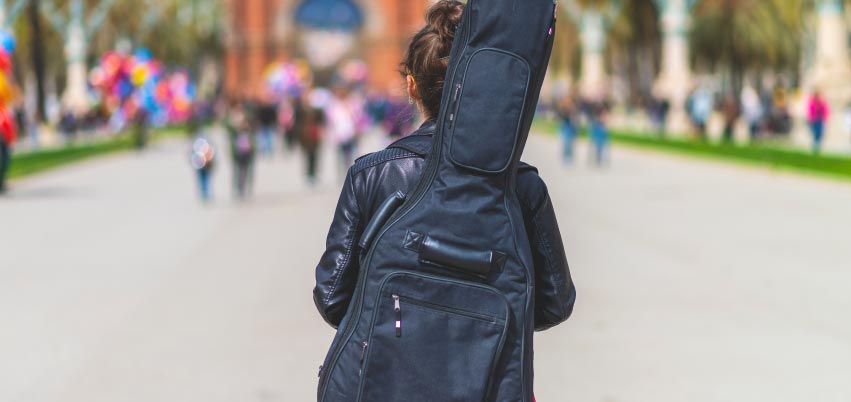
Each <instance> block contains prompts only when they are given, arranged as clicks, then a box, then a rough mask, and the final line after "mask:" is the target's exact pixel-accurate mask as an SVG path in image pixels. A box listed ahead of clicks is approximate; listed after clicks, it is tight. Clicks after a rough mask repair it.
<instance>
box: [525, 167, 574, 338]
mask: <svg viewBox="0 0 851 402" xmlns="http://www.w3.org/2000/svg"><path fill="white" fill-rule="evenodd" d="M534 179H535V180H533V181H532V183H534V184H532V187H534V188H532V189H528V188H527V189H526V190H525V191H523V192H525V193H527V194H529V193H530V192H531V193H532V194H531V195H530V196H527V197H524V196H523V195H521V197H520V198H521V202H522V203H524V204H525V205H524V219H525V222H526V230H527V232H528V236H529V243H530V245H531V247H532V256H533V259H534V264H535V330H536V331H544V330H546V329H549V328H552V327H554V326H556V325H558V324H560V323H562V322H564V321H566V320H567V319H568V318H569V317H570V314H571V313H572V312H573V304H574V302H575V301H576V289H575V288H574V286H573V280H572V279H571V277H570V268H569V267H568V264H567V257H566V256H565V251H564V243H562V239H561V233H560V232H559V227H558V221H557V220H556V215H555V210H554V209H553V205H552V202H551V200H550V197H549V194H548V192H547V188H546V185H545V184H544V182H543V180H541V179H540V177H538V176H537V174H534ZM526 182H527V183H528V182H529V180H526ZM521 186H522V184H521ZM527 187H528V185H527ZM518 189H519V190H523V189H522V188H520V187H518ZM524 199H525V202H524Z"/></svg>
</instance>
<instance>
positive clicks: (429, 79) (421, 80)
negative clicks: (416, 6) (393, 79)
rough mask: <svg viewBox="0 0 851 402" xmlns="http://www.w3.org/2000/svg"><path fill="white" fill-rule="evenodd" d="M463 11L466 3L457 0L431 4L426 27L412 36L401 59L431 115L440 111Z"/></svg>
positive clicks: (426, 109) (403, 69) (403, 71)
mask: <svg viewBox="0 0 851 402" xmlns="http://www.w3.org/2000/svg"><path fill="white" fill-rule="evenodd" d="M463 11H464V4H463V3H461V2H458V1H455V0H440V1H438V2H437V3H435V4H434V5H433V6H431V7H430V8H429V9H428V12H427V13H426V26H425V27H423V29H421V30H420V31H419V32H417V34H416V35H414V37H413V39H411V44H410V46H408V51H407V52H406V53H405V58H404V59H403V60H402V65H401V67H402V69H401V72H402V74H403V75H408V74H410V75H411V76H413V77H414V81H415V82H416V83H417V90H418V92H419V96H420V99H421V100H422V103H423V107H424V108H425V112H426V113H427V114H428V115H429V117H432V118H435V117H437V114H438V113H439V112H440V98H441V96H442V94H443V81H444V78H445V76H446V69H447V67H448V66H449V52H450V51H451V49H452V41H453V39H455V29H456V28H457V26H458V22H459V21H460V20H461V13H462V12H463Z"/></svg>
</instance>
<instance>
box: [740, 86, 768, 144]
mask: <svg viewBox="0 0 851 402" xmlns="http://www.w3.org/2000/svg"><path fill="white" fill-rule="evenodd" d="M742 113H743V114H744V117H745V120H747V123H748V134H749V136H750V139H751V143H754V142H756V141H758V140H759V137H760V135H761V132H762V121H763V113H764V109H763V107H762V100H761V99H760V97H759V93H757V91H756V89H754V88H753V87H751V86H746V87H745V88H744V89H742Z"/></svg>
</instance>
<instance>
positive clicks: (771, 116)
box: [768, 86, 792, 136]
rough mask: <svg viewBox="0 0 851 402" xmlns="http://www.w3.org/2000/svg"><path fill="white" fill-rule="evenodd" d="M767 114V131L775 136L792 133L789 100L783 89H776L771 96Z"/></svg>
mask: <svg viewBox="0 0 851 402" xmlns="http://www.w3.org/2000/svg"><path fill="white" fill-rule="evenodd" d="M769 105H770V109H769V113H768V129H769V130H770V131H771V132H772V133H774V134H777V135H783V136H785V135H788V134H789V133H790V132H792V115H791V114H790V113H789V100H788V95H787V94H786V90H785V89H784V88H783V87H780V86H778V87H776V88H774V91H773V93H772V95H771V101H770V103H769Z"/></svg>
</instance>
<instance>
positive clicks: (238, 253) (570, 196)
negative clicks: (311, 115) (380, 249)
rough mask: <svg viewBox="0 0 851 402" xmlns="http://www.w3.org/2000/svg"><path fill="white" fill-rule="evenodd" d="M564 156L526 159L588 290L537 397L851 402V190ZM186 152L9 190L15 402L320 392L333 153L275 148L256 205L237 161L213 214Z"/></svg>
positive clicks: (699, 166)
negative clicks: (322, 269)
mask: <svg viewBox="0 0 851 402" xmlns="http://www.w3.org/2000/svg"><path fill="white" fill-rule="evenodd" d="M220 145H223V144H220ZM375 146H376V143H375V141H371V142H370V146H369V148H374V147H375ZM557 147H558V144H557V143H556V141H555V139H554V138H550V137H545V136H535V137H533V139H532V140H530V142H529V148H528V150H527V153H526V155H527V157H526V158H525V159H526V160H527V161H529V162H530V163H533V164H535V165H537V166H538V167H539V168H540V170H541V174H542V176H543V177H544V179H545V180H546V181H547V183H548V185H549V188H550V191H551V194H552V199H553V203H554V205H555V206H556V209H557V211H558V217H559V221H560V224H561V227H562V232H563V235H564V240H565V244H566V247H567V250H568V256H569V259H570V263H571V267H572V271H573V275H574V278H575V281H576V283H577V286H578V290H579V298H578V304H577V306H576V310H575V313H574V317H572V318H571V320H570V321H568V322H567V323H566V324H564V325H563V326H561V327H558V328H556V329H554V330H551V331H548V332H546V333H542V334H540V335H539V336H538V337H537V338H536V339H537V344H536V351H537V353H536V368H537V372H536V390H537V394H538V400H539V401H541V402H547V401H582V402H615V401H652V402H660V401H672V402H674V401H676V402H681V401H692V402H694V401H730V400H742V401H848V400H851V381H849V379H851V319H849V318H847V316H848V313H847V312H848V311H849V310H851V292H849V289H851V247H849V246H848V244H849V236H848V233H849V225H851V186H849V185H847V184H841V183H834V182H830V181H824V180H821V179H812V178H806V177H799V176H796V175H791V174H784V173H780V172H772V171H766V170H758V169H752V168H745V167H739V166H729V165H724V164H717V163H713V162H706V161H695V160H692V159H684V158H679V157H672V156H667V155H660V154H655V153H646V152H644V151H642V152H638V151H632V150H627V149H616V150H615V152H614V154H613V160H614V163H613V164H612V165H611V166H609V167H608V168H606V169H595V168H591V167H589V166H587V165H586V164H585V163H584V162H583V161H579V163H577V164H576V165H575V166H572V167H563V166H562V165H561V164H560V163H559V161H558V160H557V159H556V154H557ZM187 152H188V145H187V144H185V143H183V142H180V141H171V142H163V143H158V144H155V145H154V147H153V149H151V150H149V151H148V152H145V153H142V154H122V155H116V156H111V157H107V158H104V159H99V160H96V161H89V162H85V163H82V164H79V165H75V166H72V167H69V168H66V169H63V170H60V171H55V172H50V173H46V174H43V175H40V176H37V177H33V178H29V179H25V180H23V181H19V182H16V183H13V185H14V192H13V194H12V195H11V196H9V197H6V198H0V228H2V230H0V401H3V402H7V401H8V402H77V401H80V402H98V401H104V402H107V401H108V402H116V401H121V402H135V401H139V402H141V401H145V402H151V401H157V402H166V401H169V402H170V401H175V402H177V401H181V402H195V401H197V402H215V401H222V402H234V401H239V402H243V401H259V402H267V401H270V402H271V401H310V400H314V399H315V387H316V380H317V379H316V375H317V369H318V366H319V364H320V363H321V361H322V358H323V357H324V354H325V352H326V349H327V347H328V345H329V343H330V341H331V338H332V336H333V331H332V330H331V329H330V328H329V327H327V326H326V325H325V324H324V323H323V322H322V320H321V319H320V318H319V316H318V315H317V314H316V313H315V310H314V307H313V303H312V298H311V290H312V286H313V272H312V271H313V267H314V265H315V263H316V261H317V259H318V257H319V255H320V253H321V252H322V249H323V246H324V236H325V231H326V230H327V226H328V224H329V222H330V219H331V215H332V213H333V208H334V205H335V203H336V198H337V195H338V191H339V190H338V188H339V183H338V180H339V178H338V175H337V174H335V173H334V171H335V165H334V163H335V161H334V160H333V157H332V155H331V150H326V152H325V158H324V162H323V167H324V171H325V172H326V173H324V174H323V181H322V184H321V185H320V186H319V187H318V188H316V189H309V188H308V187H307V186H306V184H305V182H304V180H303V179H302V178H301V176H300V173H301V157H300V156H299V155H297V154H289V155H286V156H282V155H281V154H278V155H276V156H275V157H274V158H273V159H261V160H260V161H259V163H258V172H257V179H258V181H257V185H256V189H255V197H254V198H253V199H252V200H250V201H248V202H245V203H238V202H235V201H233V200H232V199H231V197H230V191H229V186H228V184H229V180H230V172H229V169H228V167H227V166H225V165H220V166H219V169H218V171H217V174H216V183H215V184H216V186H215V187H216V193H217V198H216V200H215V202H214V203H212V204H211V205H206V206H205V205H201V204H200V203H199V202H198V201H197V200H196V198H195V194H194V187H193V175H192V172H191V171H190V169H189V166H188V162H187ZM436 402H439V401H436Z"/></svg>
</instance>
